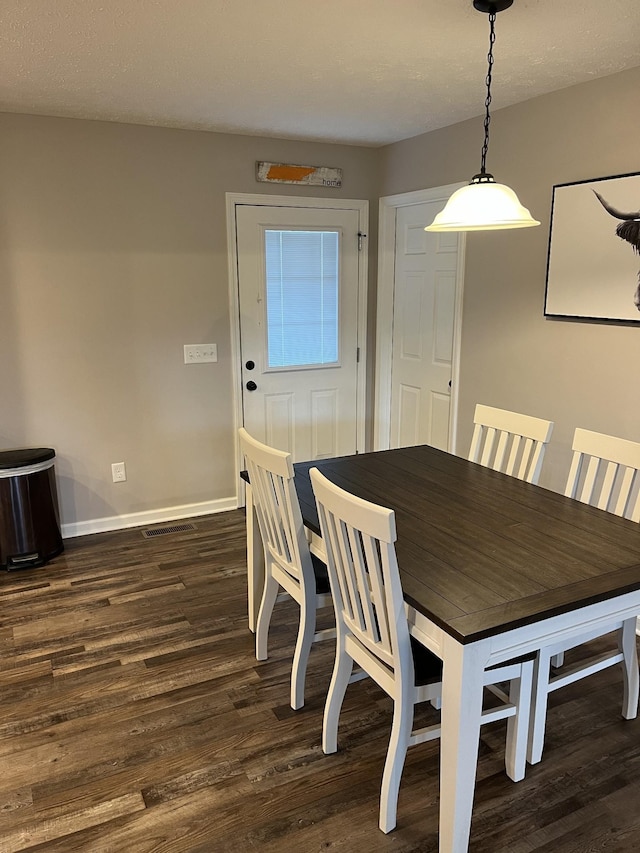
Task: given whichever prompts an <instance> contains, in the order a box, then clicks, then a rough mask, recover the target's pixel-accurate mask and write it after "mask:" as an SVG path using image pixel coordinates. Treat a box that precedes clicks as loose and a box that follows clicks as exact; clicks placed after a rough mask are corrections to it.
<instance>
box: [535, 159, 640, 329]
mask: <svg viewBox="0 0 640 853" xmlns="http://www.w3.org/2000/svg"><path fill="white" fill-rule="evenodd" d="M544 313H545V316H546V317H564V318H567V319H575V320H592V321H602V322H604V321H617V322H622V323H640V173H634V174H630V175H615V176H613V177H610V178H597V179H594V180H588V181H579V182H577V183H572V184H558V185H556V186H554V188H553V201H552V206H551V229H550V234H549V254H548V258H547V286H546V292H545V305H544Z"/></svg>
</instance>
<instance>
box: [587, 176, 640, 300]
mask: <svg viewBox="0 0 640 853" xmlns="http://www.w3.org/2000/svg"><path fill="white" fill-rule="evenodd" d="M593 192H594V193H595V195H596V198H597V199H598V201H599V202H600V204H601V205H602V206H603V207H604V209H605V210H606V211H607V213H609V214H611V216H613V217H615V218H616V219H620V220H622V221H621V222H620V223H619V225H618V227H617V228H616V234H617V235H618V237H620V239H621V240H625V241H626V242H627V243H631V246H632V248H633V251H634V252H635V253H636V255H640V210H638V211H637V212H636V213H622V212H621V211H619V210H616V209H615V207H612V206H611V205H610V204H609V203H608V202H607V201H605V200H604V199H603V198H602V196H601V195H600V193H597V192H596V191H595V190H594V191H593ZM633 302H634V304H635V306H636V308H637V309H638V311H640V272H638V287H637V288H636V292H635V294H634V297H633Z"/></svg>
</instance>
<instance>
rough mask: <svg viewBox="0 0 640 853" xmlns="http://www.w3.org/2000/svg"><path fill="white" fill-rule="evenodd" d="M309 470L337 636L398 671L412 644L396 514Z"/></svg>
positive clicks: (317, 472)
mask: <svg viewBox="0 0 640 853" xmlns="http://www.w3.org/2000/svg"><path fill="white" fill-rule="evenodd" d="M309 473H310V476H311V482H312V484H313V490H314V494H315V496H316V503H317V506H318V516H319V518H320V527H321V530H322V538H323V540H324V541H325V545H326V550H327V567H328V570H329V581H330V584H331V594H332V597H333V602H334V606H335V610H336V625H337V628H338V635H339V636H340V634H341V632H342V633H343V634H345V633H346V634H348V635H350V636H351V637H352V638H353V639H354V640H355V641H356V642H358V643H360V645H361V646H362V647H363V648H364V649H366V650H367V651H368V652H370V653H371V654H373V655H375V657H376V658H377V659H378V660H379V661H381V662H382V663H383V664H384V665H385V666H386V667H387V668H388V669H391V670H396V669H398V668H399V666H400V643H401V642H404V643H408V628H407V620H406V616H405V613H404V605H403V595H402V587H401V584H400V574H399V572H398V564H397V561H396V556H395V548H394V545H393V543H394V542H395V539H396V531H395V516H394V513H393V511H392V510H389V509H386V508H384V507H380V506H377V505H376V504H372V503H369V502H368V501H364V500H361V499H360V498H357V497H355V496H354V495H350V494H349V493H348V492H345V491H344V490H343V489H340V488H339V487H338V486H336V485H335V484H333V483H331V482H330V481H329V480H327V478H326V477H324V476H323V475H322V474H321V473H320V472H319V471H318V469H317V468H312V469H311V471H310V472H309ZM401 632H404V633H403V634H402V640H401V639H400V636H401ZM405 635H406V636H405Z"/></svg>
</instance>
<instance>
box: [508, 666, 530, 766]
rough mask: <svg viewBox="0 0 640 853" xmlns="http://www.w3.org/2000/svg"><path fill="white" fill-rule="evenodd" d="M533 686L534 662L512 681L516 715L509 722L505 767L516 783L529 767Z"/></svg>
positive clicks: (510, 691)
mask: <svg viewBox="0 0 640 853" xmlns="http://www.w3.org/2000/svg"><path fill="white" fill-rule="evenodd" d="M532 686H533V661H525V662H524V663H523V664H522V667H521V670H520V677H519V678H512V679H511V686H510V689H509V701H510V702H511V703H512V704H513V705H515V707H516V714H515V716H513V717H509V719H508V721H507V745H506V748H505V767H506V771H507V776H508V777H509V778H510V779H512V780H513V781H514V782H520V780H521V779H524V774H525V770H526V767H527V739H528V737H529V714H530V712H531V693H532Z"/></svg>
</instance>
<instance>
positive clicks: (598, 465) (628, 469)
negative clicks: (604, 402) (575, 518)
mask: <svg viewBox="0 0 640 853" xmlns="http://www.w3.org/2000/svg"><path fill="white" fill-rule="evenodd" d="M572 449H573V459H572V462H571V468H570V470H569V476H568V478H567V486H566V489H565V495H567V496H569V497H572V498H577V499H578V500H579V501H582V503H587V504H591V505H592V506H597V507H598V508H599V509H604V510H607V511H608V512H612V513H615V515H619V516H623V517H624V518H629V519H631V520H632V521H640V474H639V472H640V443H638V442H635V441H628V440H627V439H624V438H617V437H615V436H611V435H605V434H603V433H597V432H592V431H591V430H586V429H581V428H578V429H576V431H575V433H574V436H573V446H572Z"/></svg>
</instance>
